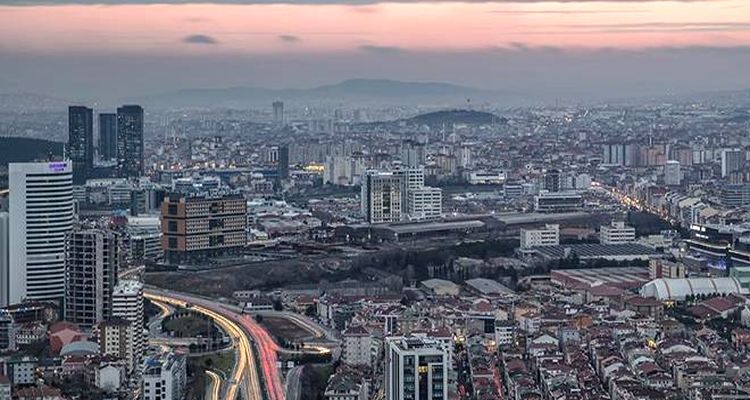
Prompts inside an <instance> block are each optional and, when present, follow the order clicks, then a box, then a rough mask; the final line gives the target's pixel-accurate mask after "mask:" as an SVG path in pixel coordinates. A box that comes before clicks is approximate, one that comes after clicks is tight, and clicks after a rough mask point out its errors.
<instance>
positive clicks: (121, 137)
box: [117, 105, 143, 178]
mask: <svg viewBox="0 0 750 400" xmlns="http://www.w3.org/2000/svg"><path fill="white" fill-rule="evenodd" d="M117 172H118V175H119V176H120V177H121V178H130V177H138V176H141V175H143V108H141V106H134V105H129V106H122V107H120V108H118V109H117Z"/></svg>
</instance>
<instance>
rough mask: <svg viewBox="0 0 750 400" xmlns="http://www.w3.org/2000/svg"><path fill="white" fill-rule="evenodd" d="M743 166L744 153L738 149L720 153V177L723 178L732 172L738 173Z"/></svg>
mask: <svg viewBox="0 0 750 400" xmlns="http://www.w3.org/2000/svg"><path fill="white" fill-rule="evenodd" d="M744 164H745V152H744V151H742V150H740V149H725V150H722V151H721V176H722V178H725V177H727V176H729V174H731V173H732V172H734V171H739V170H740V169H742V167H743V166H744Z"/></svg>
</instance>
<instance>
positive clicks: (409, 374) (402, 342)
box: [385, 337, 450, 400]
mask: <svg viewBox="0 0 750 400" xmlns="http://www.w3.org/2000/svg"><path fill="white" fill-rule="evenodd" d="M449 365H450V361H449V352H448V349H447V348H445V344H443V343H441V342H439V341H436V340H430V339H428V338H419V337H389V338H387V339H386V351H385V392H386V397H385V398H386V399H387V400H403V399H415V400H416V399H419V400H445V399H447V398H448V372H449Z"/></svg>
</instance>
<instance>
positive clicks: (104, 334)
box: [94, 318, 137, 372]
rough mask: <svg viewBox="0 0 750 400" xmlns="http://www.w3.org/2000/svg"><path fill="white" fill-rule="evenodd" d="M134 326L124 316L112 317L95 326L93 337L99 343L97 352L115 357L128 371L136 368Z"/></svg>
mask: <svg viewBox="0 0 750 400" xmlns="http://www.w3.org/2000/svg"><path fill="white" fill-rule="evenodd" d="M134 328H135V327H134V326H133V324H131V323H130V321H128V320H126V319H124V318H112V319H109V320H106V321H103V322H101V323H99V324H98V325H97V326H96V329H95V332H94V337H95V338H96V341H97V342H98V343H99V353H101V354H102V355H105V356H112V357H117V358H119V359H121V360H123V361H125V364H126V365H127V368H128V371H131V372H132V371H133V370H134V369H135V368H136V366H137V365H136V357H135V354H134V351H135V349H134V345H135V336H134V334H135V329H134Z"/></svg>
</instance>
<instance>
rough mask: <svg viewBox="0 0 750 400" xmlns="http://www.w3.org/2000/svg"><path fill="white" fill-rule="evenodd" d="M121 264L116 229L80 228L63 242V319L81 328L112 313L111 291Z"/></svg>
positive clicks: (91, 325)
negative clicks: (64, 248)
mask: <svg viewBox="0 0 750 400" xmlns="http://www.w3.org/2000/svg"><path fill="white" fill-rule="evenodd" d="M119 266H120V240H119V237H118V236H117V234H116V233H115V232H112V231H107V230H103V229H83V230H77V231H73V232H71V233H70V234H68V238H67V243H66V281H65V319H66V320H67V321H70V322H73V323H76V324H78V326H80V327H81V328H83V329H91V328H93V327H94V325H96V324H97V323H99V322H101V321H104V320H106V319H109V318H111V317H112V291H113V290H114V287H115V284H116V283H117V271H118V269H119Z"/></svg>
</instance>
